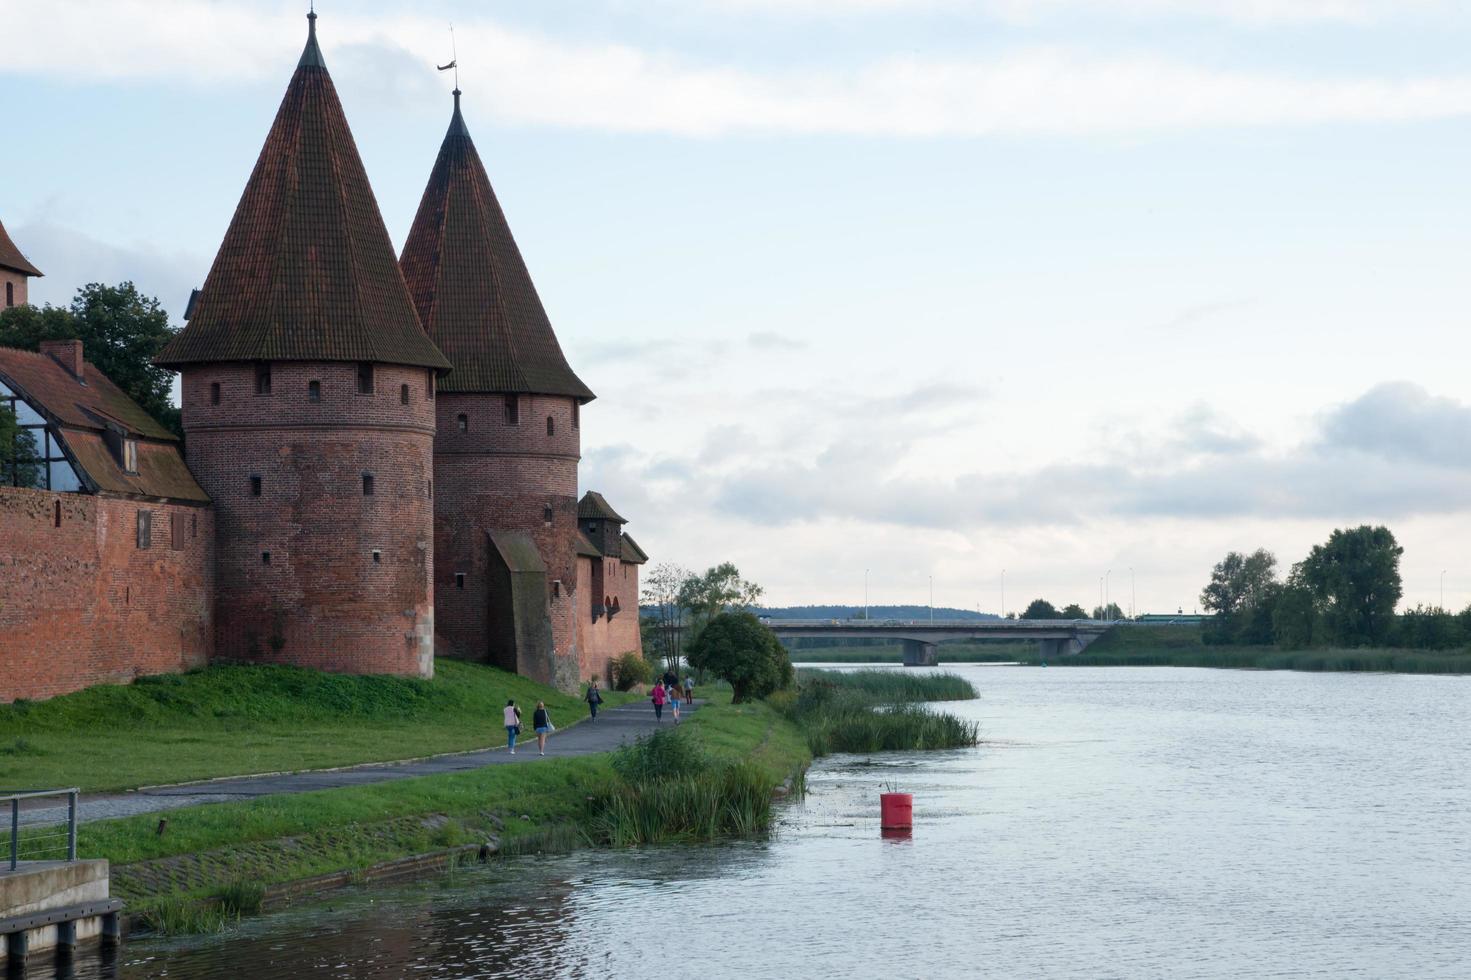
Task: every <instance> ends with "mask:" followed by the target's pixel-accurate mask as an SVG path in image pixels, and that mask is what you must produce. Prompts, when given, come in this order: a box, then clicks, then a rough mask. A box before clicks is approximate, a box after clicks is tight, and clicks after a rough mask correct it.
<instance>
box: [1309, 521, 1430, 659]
mask: <svg viewBox="0 0 1471 980" xmlns="http://www.w3.org/2000/svg"><path fill="white" fill-rule="evenodd" d="M1404 552H1405V549H1404V548H1402V547H1400V545H1399V542H1397V541H1396V540H1395V539H1394V535H1393V534H1391V533H1390V531H1389V528H1387V527H1382V526H1381V527H1370V526H1369V525H1367V524H1363V525H1360V526H1359V527H1356V528H1350V529H1347V530H1345V529H1343V528H1339V529H1338V530H1335V531H1334V532H1333V533H1332V534H1331V535H1329V537H1328V541H1327V543H1326V544H1320V545H1314V546H1313V550H1312V551H1311V552H1310V553H1309V554H1308V557H1307V558H1306V559H1305V560H1304V561H1303V563H1302V578H1303V582H1304V583H1305V584H1306V585H1307V587H1308V588H1310V589H1311V590H1312V592H1313V595H1314V597H1315V598H1316V599H1317V601H1318V605H1319V608H1321V609H1322V610H1323V618H1324V621H1325V623H1326V625H1327V627H1328V633H1329V638H1330V639H1332V640H1333V642H1335V643H1341V644H1343V645H1345V646H1368V645H1371V644H1377V643H1382V642H1384V640H1385V638H1386V637H1387V636H1388V635H1389V631H1390V629H1391V628H1392V627H1393V625H1394V607H1395V605H1396V604H1398V603H1399V600H1400V596H1401V595H1402V594H1403V588H1402V586H1401V582H1400V573H1399V560H1400V556H1401V555H1403V554H1404Z"/></svg>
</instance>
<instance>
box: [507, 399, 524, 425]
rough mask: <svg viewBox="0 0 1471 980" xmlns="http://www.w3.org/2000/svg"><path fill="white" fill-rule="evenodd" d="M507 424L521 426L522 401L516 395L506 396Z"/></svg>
mask: <svg viewBox="0 0 1471 980" xmlns="http://www.w3.org/2000/svg"><path fill="white" fill-rule="evenodd" d="M506 424H507V425H520V424H521V401H520V399H518V398H517V397H516V396H515V395H507V396H506Z"/></svg>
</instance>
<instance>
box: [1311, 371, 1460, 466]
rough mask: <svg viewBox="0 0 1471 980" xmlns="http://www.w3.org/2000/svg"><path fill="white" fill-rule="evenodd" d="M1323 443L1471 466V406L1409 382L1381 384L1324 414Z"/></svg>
mask: <svg viewBox="0 0 1471 980" xmlns="http://www.w3.org/2000/svg"><path fill="white" fill-rule="evenodd" d="M1322 444H1323V448H1324V450H1325V451H1332V450H1334V449H1348V450H1356V451H1358V452H1362V453H1368V454H1372V455H1375V456H1379V457H1382V458H1384V459H1390V460H1403V461H1407V462H1418V463H1428V464H1433V465H1437V466H1445V467H1451V468H1454V469H1462V470H1465V469H1471V406H1468V405H1465V404H1462V403H1461V402H1458V401H1455V400H1454V399H1451V398H1444V397H1439V396H1436V395H1432V394H1430V393H1429V392H1427V391H1426V390H1425V389H1424V388H1421V387H1420V386H1419V385H1414V384H1410V383H1409V382H1404V381H1400V382H1394V383H1390V384H1383V385H1379V386H1377V387H1375V388H1371V389H1370V390H1369V391H1367V392H1365V393H1364V394H1363V395H1360V396H1359V397H1358V398H1356V399H1354V400H1353V401H1351V402H1348V403H1347V404H1344V405H1340V406H1339V407H1337V408H1335V409H1333V410H1332V411H1330V412H1328V413H1327V414H1326V415H1325V417H1324V418H1323V420H1322Z"/></svg>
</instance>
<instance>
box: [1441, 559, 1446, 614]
mask: <svg viewBox="0 0 1471 980" xmlns="http://www.w3.org/2000/svg"><path fill="white" fill-rule="evenodd" d="M1440 611H1441V612H1445V569H1444V568H1442V569H1441V570H1440Z"/></svg>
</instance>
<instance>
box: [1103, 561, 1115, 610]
mask: <svg viewBox="0 0 1471 980" xmlns="http://www.w3.org/2000/svg"><path fill="white" fill-rule="evenodd" d="M1112 574H1113V569H1112V568H1110V569H1109V570H1108V571H1106V572H1104V573H1103V614H1104V615H1105V616H1107V615H1108V607H1109V601H1108V599H1109V595H1108V577H1109V576H1110V575H1112Z"/></svg>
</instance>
